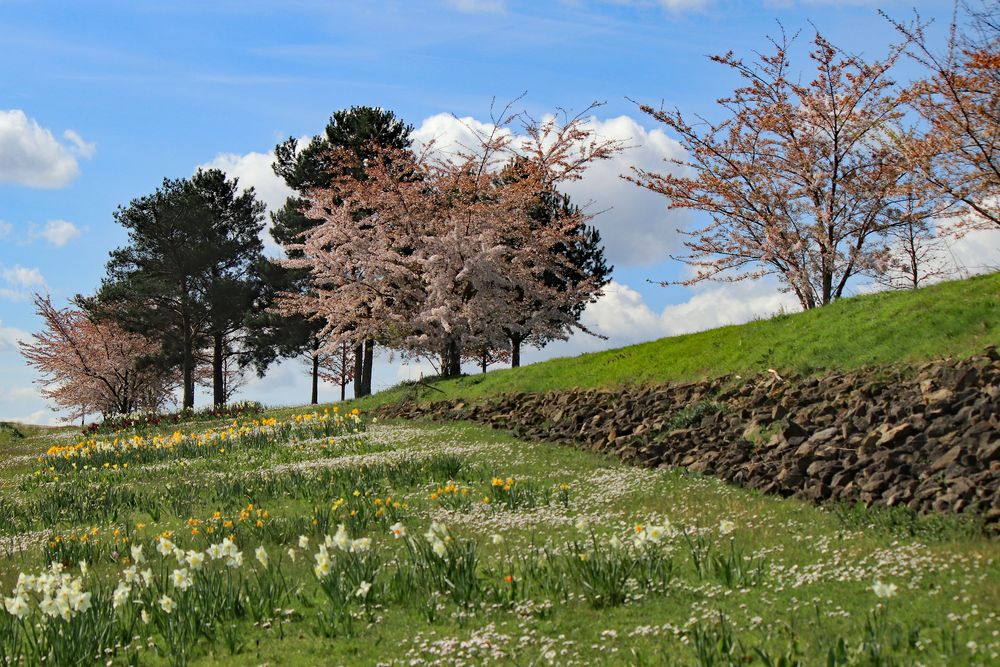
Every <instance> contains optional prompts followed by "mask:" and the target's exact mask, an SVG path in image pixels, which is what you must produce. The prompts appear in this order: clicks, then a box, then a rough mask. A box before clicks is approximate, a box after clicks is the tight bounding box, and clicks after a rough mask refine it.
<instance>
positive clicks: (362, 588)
mask: <svg viewBox="0 0 1000 667" xmlns="http://www.w3.org/2000/svg"><path fill="white" fill-rule="evenodd" d="M371 588H372V585H371V584H369V583H368V582H367V581H362V582H361V583H360V584H358V590H357V591H355V593H354V594H355V595H356V596H357V597H359V598H363V597H367V596H368V591H370V590H371Z"/></svg>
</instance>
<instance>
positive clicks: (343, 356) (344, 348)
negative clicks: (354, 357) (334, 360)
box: [340, 343, 351, 401]
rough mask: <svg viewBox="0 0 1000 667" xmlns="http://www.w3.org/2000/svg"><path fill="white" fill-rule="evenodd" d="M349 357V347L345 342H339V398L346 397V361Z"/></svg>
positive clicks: (343, 398)
mask: <svg viewBox="0 0 1000 667" xmlns="http://www.w3.org/2000/svg"><path fill="white" fill-rule="evenodd" d="M350 358H351V348H350V347H349V346H348V345H347V343H341V344H340V400H341V401H343V400H345V399H346V398H347V363H348V362H349V361H350Z"/></svg>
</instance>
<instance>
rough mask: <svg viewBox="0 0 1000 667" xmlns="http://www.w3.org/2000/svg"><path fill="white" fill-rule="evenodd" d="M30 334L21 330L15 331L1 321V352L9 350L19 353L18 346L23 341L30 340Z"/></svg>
mask: <svg viewBox="0 0 1000 667" xmlns="http://www.w3.org/2000/svg"><path fill="white" fill-rule="evenodd" d="M28 337H29V334H28V332H27V331H22V330H21V329H15V328H14V327H5V326H3V322H2V321H0V352H4V351H7V350H13V351H17V344H18V343H19V342H21V341H22V340H28Z"/></svg>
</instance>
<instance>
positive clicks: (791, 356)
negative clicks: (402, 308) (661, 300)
mask: <svg viewBox="0 0 1000 667" xmlns="http://www.w3.org/2000/svg"><path fill="white" fill-rule="evenodd" d="M991 344H993V345H995V344H1000V273H993V274H990V275H985V276H976V277H974V278H969V279H966V280H956V281H951V282H946V283H941V284H938V285H933V286H931V287H925V288H922V289H920V290H915V291H906V292H880V293H878V294H869V295H865V296H858V297H853V298H850V299H843V300H841V301H838V302H836V303H833V304H831V305H829V306H826V307H824V308H820V309H817V310H813V311H809V312H804V313H794V314H786V315H778V316H776V317H773V318H771V319H768V320H759V321H755V322H750V323H748V324H742V325H734V326H726V327H719V328H717V329H710V330H708V331H702V332H699V333H693V334H687V335H683V336H671V337H669V338H661V339H660V340H655V341H652V342H649V343H641V344H639V345H631V346H629V347H623V348H619V349H614V350H607V351H605V352H596V353H592V354H583V355H580V356H578V357H571V358H559V359H553V360H551V361H546V362H541V363H537V364H532V365H530V366H525V367H522V368H519V369H503V370H491V371H490V372H488V373H486V374H476V375H470V376H466V377H462V378H458V379H455V380H441V381H434V382H433V383H432V384H433V387H434V389H430V388H428V387H426V386H420V385H415V384H406V383H404V384H402V385H399V386H397V387H393V388H392V389H389V390H387V391H384V392H380V393H378V394H376V395H374V396H371V397H369V398H367V399H365V400H363V401H358V402H355V403H354V404H355V405H358V406H359V407H361V408H362V409H371V408H373V407H377V406H378V405H383V404H386V403H392V402H396V401H400V400H406V399H414V398H416V399H418V400H428V401H432V400H441V399H454V398H462V399H474V398H477V397H481V396H490V395H495V394H500V393H505V392H543V391H550V390H554V389H566V388H570V387H585V388H589V387H595V388H596V387H614V386H619V385H624V384H631V383H634V384H647V383H657V382H671V381H679V382H683V381H691V380H698V379H703V378H710V377H718V376H721V375H726V374H729V373H744V374H752V373H759V372H765V371H766V370H767V369H768V368H773V369H775V370H777V371H778V372H779V373H782V374H783V375H784V374H788V375H802V374H805V375H808V374H815V373H823V372H825V371H828V370H847V369H852V368H859V367H863V366H869V365H876V364H895V363H907V364H912V363H919V362H922V361H925V360H928V359H934V358H941V357H948V356H967V355H969V354H972V353H974V352H976V351H979V350H982V349H983V348H984V347H986V346H987V345H991Z"/></svg>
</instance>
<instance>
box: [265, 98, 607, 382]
mask: <svg viewBox="0 0 1000 667" xmlns="http://www.w3.org/2000/svg"><path fill="white" fill-rule="evenodd" d="M589 110H590V109H589V108H588V110H587V111H589ZM505 114H506V110H505ZM518 118H519V117H518V116H513V115H512V116H507V117H502V118H501V119H495V120H494V123H493V124H492V125H491V127H490V129H489V131H487V132H484V133H477V139H478V143H477V145H475V146H473V147H463V148H461V149H460V150H458V151H457V152H455V153H444V152H442V151H435V150H434V147H433V146H430V147H428V148H427V149H426V150H425V152H424V153H421V154H416V153H414V152H413V151H411V150H408V149H398V148H391V147H384V146H382V147H373V151H372V152H371V153H370V154H369V155H368V157H367V158H366V162H365V165H364V170H365V175H366V176H365V178H364V179H363V180H357V179H348V178H343V177H341V176H340V174H350V173H352V172H354V171H356V168H352V167H351V165H350V164H349V163H345V162H344V161H345V160H347V161H349V160H352V159H356V156H355V155H354V154H353V153H350V152H347V151H336V150H335V151H331V153H330V154H329V157H328V160H327V163H328V164H330V165H333V168H331V170H330V173H331V176H332V182H331V184H330V187H327V188H316V189H314V190H313V191H311V192H310V196H309V199H310V201H311V202H313V206H312V208H311V209H310V210H309V212H308V215H309V216H310V217H313V218H316V219H318V220H321V221H322V222H321V223H320V224H318V225H316V226H315V227H313V228H311V229H309V230H307V231H305V232H304V233H303V234H302V243H300V244H293V245H291V246H289V247H290V248H291V250H292V251H293V252H294V253H295V254H297V255H299V257H298V258H290V259H288V260H286V261H285V263H286V265H287V266H289V267H291V268H305V269H308V270H309V271H310V272H311V275H312V282H313V284H314V285H317V286H322V288H319V289H316V290H314V293H311V294H304V295H303V294H299V295H294V294H289V295H287V298H286V300H285V302H284V304H283V308H286V309H288V310H291V311H294V312H301V313H312V314H314V317H316V318H317V319H318V318H322V319H324V320H325V321H326V323H327V324H326V328H325V330H324V334H326V335H327V336H328V337H329V340H330V341H331V347H335V346H336V345H337V344H340V343H342V342H343V341H345V340H358V339H360V338H363V337H369V338H373V339H378V340H387V341H392V342H393V345H395V346H396V347H398V348H401V349H404V350H406V351H408V352H410V353H413V354H436V355H439V356H440V358H441V368H442V372H443V374H445V375H455V374H458V373H459V372H460V368H461V360H462V358H463V355H464V354H466V352H465V351H466V350H475V351H476V352H475V356H477V358H478V357H480V355H481V354H482V352H483V351H484V350H498V349H506V348H507V347H508V346H509V340H510V339H509V336H508V334H507V333H506V331H505V327H509V326H511V325H512V324H513V323H518V322H524V321H525V319H526V316H527V317H528V321H527V324H526V326H528V327H529V330H530V331H544V332H546V333H547V334H549V335H550V336H551V337H566V336H568V335H569V332H570V331H571V330H572V328H573V327H574V326H577V322H576V319H577V316H578V313H574V312H573V310H572V309H571V308H568V307H567V304H576V303H580V302H581V301H587V300H588V299H592V298H594V297H595V295H596V294H597V293H598V291H599V285H597V282H596V281H595V280H593V279H589V278H587V277H580V276H574V279H573V280H570V278H569V276H570V272H571V270H572V269H573V267H572V266H571V262H570V260H569V258H568V257H567V255H566V253H558V252H553V249H554V248H558V247H566V246H569V245H573V244H574V243H575V242H576V241H577V239H576V235H577V234H578V233H579V230H580V227H581V221H582V220H584V219H585V217H584V215H583V214H582V213H581V212H580V211H579V210H573V211H571V212H569V213H567V215H565V216H563V217H560V218H558V219H555V220H553V221H552V222H551V224H547V225H539V224H537V221H536V220H534V219H533V218H532V215H531V212H532V209H533V207H535V206H536V205H537V201H538V197H539V195H540V194H541V193H544V192H551V191H554V190H555V188H556V186H557V185H558V184H559V183H562V182H565V181H569V180H574V179H578V178H580V176H581V174H582V173H583V171H584V170H585V169H586V167H587V166H588V165H589V164H590V163H592V162H593V161H595V160H600V159H605V158H607V157H610V156H611V155H613V154H614V153H615V152H617V151H618V150H620V148H621V144H620V143H619V142H617V141H613V140H604V139H600V138H598V137H596V136H595V135H594V133H593V132H592V131H591V130H590V129H588V127H587V125H586V123H585V119H584V117H583V115H582V114H581V115H579V116H576V117H575V118H563V119H562V122H560V120H559V119H556V118H554V117H552V118H547V119H545V120H544V121H543V122H541V123H536V122H534V121H532V120H530V119H527V118H523V117H521V120H522V121H523V124H522V126H521V129H522V130H523V132H524V134H523V135H522V136H520V137H519V136H517V135H515V134H513V133H512V132H510V131H509V126H510V125H511V124H512V123H513V122H514V121H515V120H517V119H518ZM515 157H516V158H518V159H519V161H520V172H521V173H520V174H519V178H517V179H509V178H502V177H501V171H502V169H503V168H504V166H505V165H506V164H507V163H509V161H510V160H511V159H512V158H515ZM289 254H290V256H291V254H292V253H289ZM526 304H528V305H527V306H526ZM345 323H346V324H345ZM519 326H522V325H519Z"/></svg>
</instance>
